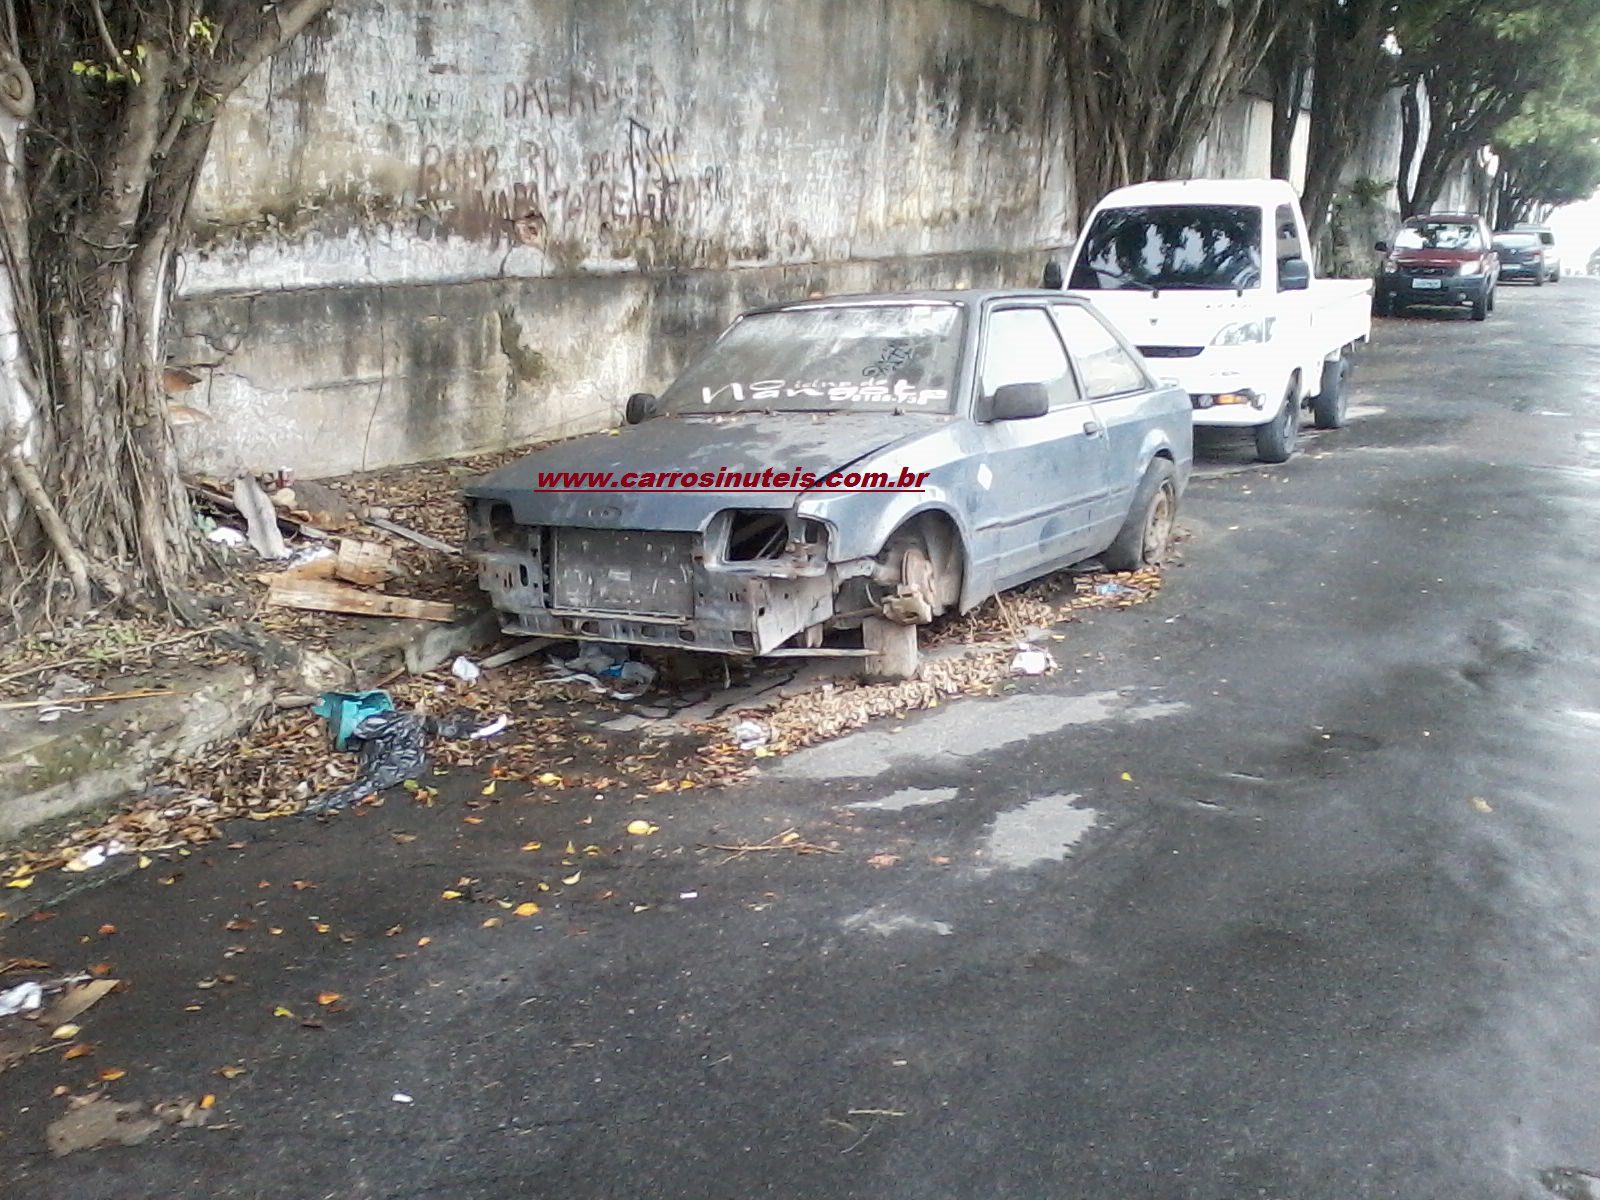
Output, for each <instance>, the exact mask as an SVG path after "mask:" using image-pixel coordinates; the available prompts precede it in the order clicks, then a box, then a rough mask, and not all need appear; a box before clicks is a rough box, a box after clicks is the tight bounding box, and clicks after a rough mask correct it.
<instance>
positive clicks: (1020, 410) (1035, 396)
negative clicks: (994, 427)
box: [989, 383, 1050, 421]
mask: <svg viewBox="0 0 1600 1200" xmlns="http://www.w3.org/2000/svg"><path fill="white" fill-rule="evenodd" d="M1049 411H1050V393H1048V392H1046V391H1045V390H1044V384H1042V383H1006V384H1002V385H1001V386H1000V387H998V388H996V389H995V392H994V395H992V396H990V397H989V420H991V421H1028V420H1031V419H1033V418H1034V417H1042V416H1044V415H1045V413H1047V412H1049Z"/></svg>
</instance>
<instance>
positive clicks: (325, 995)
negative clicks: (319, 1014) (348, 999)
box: [317, 992, 344, 1008]
mask: <svg viewBox="0 0 1600 1200" xmlns="http://www.w3.org/2000/svg"><path fill="white" fill-rule="evenodd" d="M343 999H344V997H343V996H341V995H340V994H339V993H338V992H318V993H317V1003H318V1004H320V1005H322V1007H323V1008H327V1007H328V1006H329V1005H330V1004H337V1003H339V1001H341V1000H343Z"/></svg>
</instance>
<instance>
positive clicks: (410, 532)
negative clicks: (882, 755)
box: [364, 517, 461, 554]
mask: <svg viewBox="0 0 1600 1200" xmlns="http://www.w3.org/2000/svg"><path fill="white" fill-rule="evenodd" d="M364 519H365V520H366V522H367V524H368V525H371V526H372V527H373V528H374V529H381V530H383V531H384V532H385V533H392V534H394V535H395V537H403V538H405V539H406V541H408V542H415V543H416V544H417V545H419V546H425V547H427V548H428V549H429V550H437V551H439V553H441V554H460V553H461V551H460V550H458V549H457V548H456V547H454V546H452V545H451V544H450V543H449V542H441V541H440V540H439V539H438V538H436V537H430V536H429V535H428V534H426V533H420V532H418V531H417V530H415V529H412V528H410V527H409V526H406V525H402V524H400V522H398V521H391V520H389V519H388V518H387V517H366V518H364Z"/></svg>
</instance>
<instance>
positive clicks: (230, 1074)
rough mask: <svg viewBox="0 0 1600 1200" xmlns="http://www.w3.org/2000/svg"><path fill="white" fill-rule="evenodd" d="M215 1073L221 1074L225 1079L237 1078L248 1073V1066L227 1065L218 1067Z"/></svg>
mask: <svg viewBox="0 0 1600 1200" xmlns="http://www.w3.org/2000/svg"><path fill="white" fill-rule="evenodd" d="M215 1073H216V1074H218V1075H221V1076H222V1077H223V1078H224V1079H237V1078H239V1076H241V1075H244V1074H247V1073H248V1068H246V1067H241V1066H239V1065H237V1064H230V1065H228V1066H226V1067H218V1068H217V1069H216V1072H215Z"/></svg>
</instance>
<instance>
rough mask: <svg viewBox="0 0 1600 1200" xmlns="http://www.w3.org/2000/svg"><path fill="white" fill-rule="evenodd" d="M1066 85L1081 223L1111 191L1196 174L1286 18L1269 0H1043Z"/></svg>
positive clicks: (1057, 59)
mask: <svg viewBox="0 0 1600 1200" xmlns="http://www.w3.org/2000/svg"><path fill="white" fill-rule="evenodd" d="M1043 11H1044V14H1045V16H1046V18H1047V19H1048V20H1049V21H1050V22H1051V24H1052V27H1053V29H1054V33H1055V57H1056V63H1057V69H1058V70H1059V71H1060V73H1061V75H1062V77H1063V79H1064V80H1065V90H1066V93H1067V109H1068V127H1069V130H1070V132H1071V138H1070V149H1071V153H1072V169H1073V181H1074V187H1075V194H1074V199H1075V201H1076V204H1077V209H1078V217H1079V220H1080V223H1081V221H1082V218H1083V217H1084V216H1086V215H1087V213H1088V211H1089V209H1091V208H1092V207H1094V205H1095V203H1096V202H1098V201H1099V200H1100V198H1101V197H1102V196H1104V195H1105V194H1106V193H1107V192H1109V191H1111V190H1113V189H1114V188H1118V187H1122V186H1124V185H1125V184H1129V183H1134V182H1137V181H1140V180H1145V179H1171V178H1180V177H1182V176H1185V175H1187V174H1189V173H1190V166H1191V163H1192V160H1193V157H1194V153H1195V150H1196V148H1197V147H1198V146H1199V144H1200V142H1201V140H1202V139H1203V138H1204V137H1205V136H1206V133H1207V132H1208V131H1209V130H1210V129H1211V128H1212V126H1213V124H1214V123H1215V121H1216V119H1217V116H1218V114H1219V113H1220V112H1221V111H1222V109H1223V108H1224V107H1225V106H1226V105H1227V104H1228V102H1229V101H1230V100H1232V99H1233V98H1234V97H1235V96H1237V95H1238V94H1239V91H1240V89H1241V88H1242V87H1243V85H1244V82H1245V81H1246V80H1247V79H1248V78H1249V77H1250V76H1251V75H1252V74H1253V73H1254V72H1255V70H1256V69H1257V68H1258V67H1259V66H1260V64H1261V60H1262V57H1263V55H1265V53H1266V52H1267V50H1268V48H1269V47H1270V46H1271V44H1272V40H1273V37H1274V36H1275V35H1276V33H1277V32H1278V30H1279V29H1280V28H1281V27H1282V25H1283V23H1284V22H1285V21H1286V19H1287V17H1286V15H1284V14H1282V13H1274V12H1269V10H1268V6H1267V4H1266V0H1234V2H1233V3H1230V4H1216V3H1196V2H1195V0H1044V5H1043Z"/></svg>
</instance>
